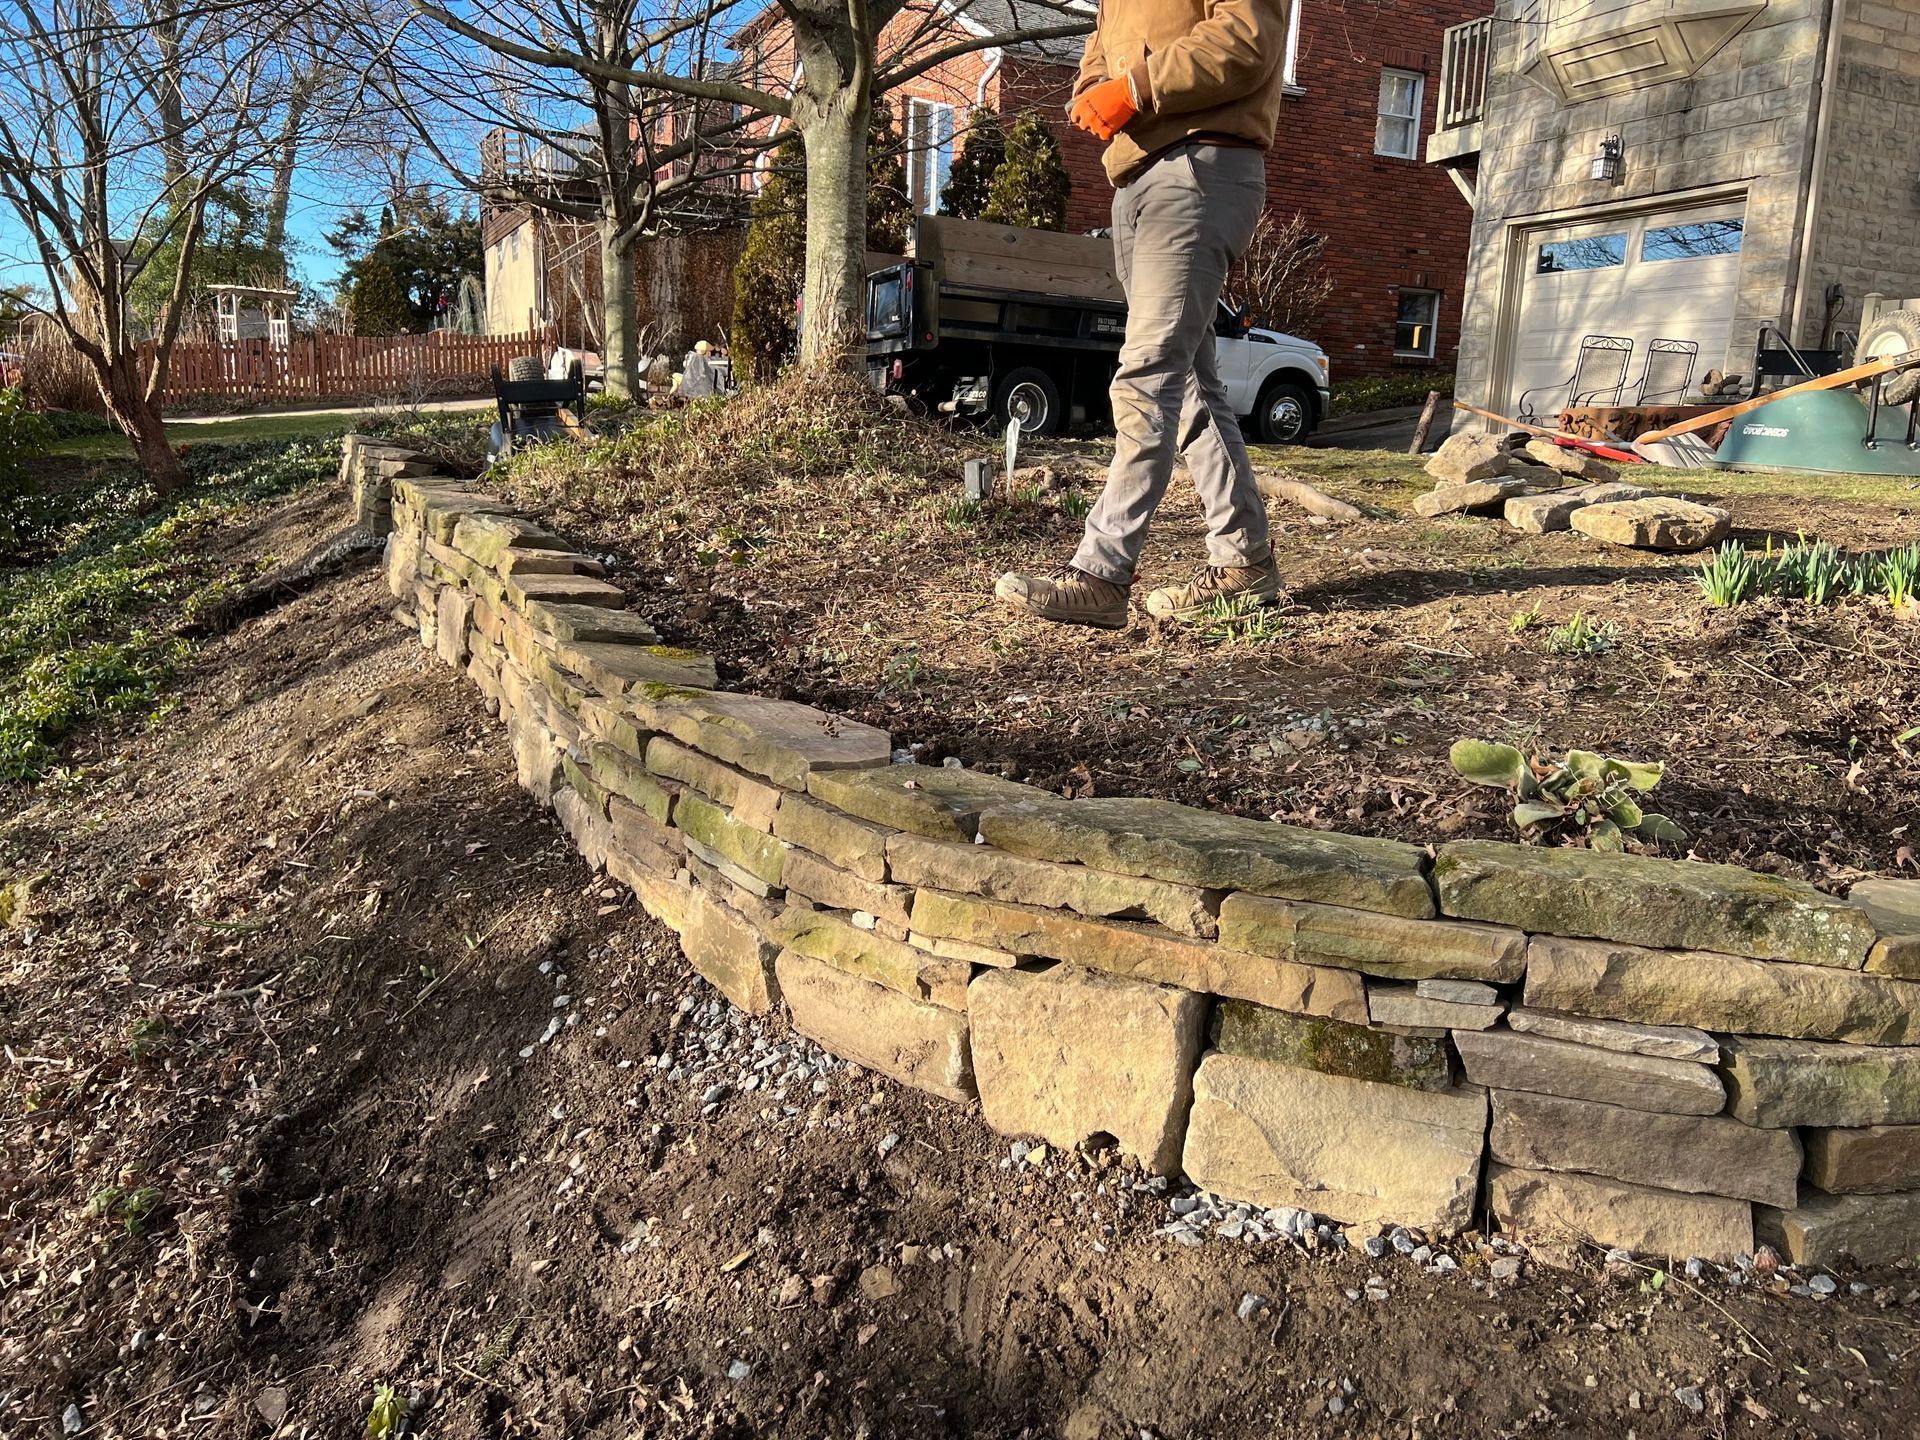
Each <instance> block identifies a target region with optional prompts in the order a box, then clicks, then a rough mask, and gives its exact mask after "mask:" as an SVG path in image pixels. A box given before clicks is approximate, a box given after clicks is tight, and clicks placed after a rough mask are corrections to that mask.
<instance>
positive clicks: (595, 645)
mask: <svg viewBox="0 0 1920 1440" xmlns="http://www.w3.org/2000/svg"><path fill="white" fill-rule="evenodd" d="M553 646H554V653H555V654H556V655H557V656H558V657H559V659H560V663H561V664H563V665H565V666H567V667H568V668H569V669H571V670H574V671H576V672H577V673H579V674H580V675H582V676H584V677H585V678H586V679H587V680H588V681H590V682H591V683H592V684H593V685H594V687H595V688H596V689H598V690H599V691H600V693H601V694H603V695H607V696H611V697H613V698H615V699H618V698H619V697H621V696H623V695H625V694H626V693H627V692H628V691H629V690H631V689H633V688H634V687H635V686H636V685H664V686H670V687H676V688H678V689H680V690H683V691H686V692H688V693H694V692H697V691H700V690H711V689H712V688H713V687H714V686H715V685H717V684H719V683H720V677H719V672H718V671H717V670H716V669H715V668H714V664H713V657H712V656H710V655H701V654H699V653H698V652H696V651H691V650H675V649H672V648H671V647H669V646H664V645H621V644H616V643H614V642H612V641H606V640H585V641H573V640H557V641H554V642H553Z"/></svg>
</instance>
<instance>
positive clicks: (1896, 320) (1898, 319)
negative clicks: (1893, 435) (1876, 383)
mask: <svg viewBox="0 0 1920 1440" xmlns="http://www.w3.org/2000/svg"><path fill="white" fill-rule="evenodd" d="M1909 350H1920V310H1889V311H1888V312H1887V313H1886V314H1884V315H1882V316H1881V317H1880V318H1879V319H1878V320H1876V321H1874V322H1873V324H1871V325H1869V326H1868V327H1867V332H1866V334H1864V335H1862V336H1861V337H1860V348H1859V349H1858V350H1857V351H1856V352H1855V353H1854V363H1855V364H1860V365H1864V364H1865V363H1866V362H1867V361H1869V360H1886V359H1890V358H1891V357H1893V356H1895V355H1904V354H1906V352H1907V351H1909ZM1872 388H1873V382H1872V381H1871V380H1869V381H1867V382H1866V384H1865V385H1863V386H1861V389H1863V390H1871V389H1872ZM1917 395H1920V367H1916V368H1914V369H1912V370H1901V371H1898V372H1896V373H1895V374H1892V375H1888V376H1886V377H1884V378H1883V379H1882V380H1881V383H1880V398H1881V399H1882V400H1884V401H1885V402H1886V403H1887V404H1889V405H1904V404H1906V403H1907V402H1908V401H1909V400H1911V399H1913V398H1914V397H1915V396H1917Z"/></svg>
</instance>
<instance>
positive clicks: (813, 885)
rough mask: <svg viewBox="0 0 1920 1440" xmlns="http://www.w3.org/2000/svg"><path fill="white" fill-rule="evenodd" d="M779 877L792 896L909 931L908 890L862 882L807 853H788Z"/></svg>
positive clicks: (850, 873) (847, 871) (901, 887)
mask: <svg viewBox="0 0 1920 1440" xmlns="http://www.w3.org/2000/svg"><path fill="white" fill-rule="evenodd" d="M780 873H781V879H782V882H783V883H784V884H785V885H786V888H787V891H788V893H789V894H793V895H799V896H802V897H804V898H805V899H808V900H811V901H813V902H814V903H815V904H817V905H824V906H826V907H827V908H829V909H831V910H864V911H865V912H866V913H867V914H869V915H872V916H873V917H874V918H876V919H879V920H885V921H886V922H887V923H888V924H890V925H895V926H897V927H899V928H900V929H901V930H903V931H904V930H905V929H906V928H907V925H908V923H909V917H910V915H911V913H912V909H913V890H912V889H911V888H910V887H909V886H906V885H887V884H879V883H875V882H874V881H872V880H863V879H861V878H860V877H859V876H858V875H855V874H854V873H853V872H852V871H851V870H842V869H841V868H840V867H839V866H838V865H834V864H830V863H829V862H827V861H825V860H822V859H821V858H820V857H819V856H817V855H815V854H813V853H812V852H811V851H807V850H789V851H787V857H786V862H785V863H784V864H783V865H782V866H781V871H780ZM809 953H811V952H809Z"/></svg>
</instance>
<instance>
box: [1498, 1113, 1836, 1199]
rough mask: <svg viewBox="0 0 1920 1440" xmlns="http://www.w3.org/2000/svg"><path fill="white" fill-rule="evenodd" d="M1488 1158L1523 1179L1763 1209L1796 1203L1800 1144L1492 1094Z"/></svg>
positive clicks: (1694, 1121) (1732, 1129) (1681, 1120)
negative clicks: (1609, 1181)
mask: <svg viewBox="0 0 1920 1440" xmlns="http://www.w3.org/2000/svg"><path fill="white" fill-rule="evenodd" d="M1487 1143H1488V1148H1489V1150H1490V1151H1491V1153H1492V1155H1493V1158H1494V1159H1496V1160H1500V1161H1504V1162H1505V1163H1506V1164H1508V1165H1517V1166H1520V1167H1522V1168H1524V1169H1531V1170H1578V1171H1582V1172H1584V1173H1586V1174H1590V1175H1605V1176H1609V1177H1611V1178H1613V1179H1615V1180H1626V1181H1629V1182H1631V1183H1633V1184H1636V1185H1655V1186H1658V1187H1660V1188H1661V1189H1663V1190H1684V1191H1685V1192H1687V1193H1688V1194H1690V1195H1725V1196H1727V1197H1729V1198H1730V1199H1734V1200H1760V1201H1764V1202H1765V1203H1767V1204H1769V1205H1788V1206H1791V1205H1792V1204H1793V1203H1794V1200H1795V1197H1796V1196H1798V1194H1799V1193H1800V1142H1799V1141H1798V1140H1796V1139H1794V1136H1793V1132H1792V1131H1791V1130H1756V1129H1753V1128H1752V1127H1751V1126H1748V1125H1742V1124H1741V1123H1740V1122H1739V1121H1738V1120H1735V1119H1734V1118H1732V1117H1731V1116H1729V1115H1650V1114H1648V1113H1647V1112H1646V1111H1644V1110H1627V1109H1623V1108H1622V1107H1620V1106H1618V1105H1602V1104H1597V1103H1595V1102H1594V1101H1591V1100H1570V1099H1567V1098H1566V1097H1565V1096H1560V1095H1535V1094H1529V1093H1527V1092H1526V1091H1523V1090H1496V1091H1494V1092H1493V1129H1492V1131H1491V1132H1490V1133H1489V1138H1488V1142H1487Z"/></svg>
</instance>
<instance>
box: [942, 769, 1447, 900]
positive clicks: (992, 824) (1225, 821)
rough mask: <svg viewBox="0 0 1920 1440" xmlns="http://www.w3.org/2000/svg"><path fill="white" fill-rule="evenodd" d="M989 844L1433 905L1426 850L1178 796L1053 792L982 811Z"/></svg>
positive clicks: (1213, 882)
mask: <svg viewBox="0 0 1920 1440" xmlns="http://www.w3.org/2000/svg"><path fill="white" fill-rule="evenodd" d="M980 833H981V835H982V836H984V837H985V838H986V840H987V842H988V843H989V844H991V845H997V846H999V847H1000V848H1001V849H1002V850H1006V851H1009V852H1011V853H1012V854H1015V855H1024V856H1027V857H1028V858H1029V859H1033V860H1063V861H1079V862H1081V863H1083V864H1086V865H1090V866H1092V867H1093V868H1094V869H1096V870H1112V871H1115V872H1116V873H1118V874H1121V875H1146V876H1149V877H1151V878H1153V879H1155V880H1168V881H1171V882H1173V883H1174V884H1176V885H1193V886H1197V887H1199V888H1200V889H1203V890H1246V891H1250V892H1252V893H1253V894H1256V895H1278V896H1283V897H1285V898H1287V899H1293V900H1318V901H1322V902H1324V903H1326V904H1330V905H1345V906H1351V907H1353V908H1355V909H1359V910H1374V911H1379V912H1381V913H1383V914H1388V915H1402V916H1407V917H1410V918H1412V919H1416V920H1418V919H1426V918H1427V917H1429V916H1431V915H1432V914H1433V913H1434V907H1433V894H1432V892H1431V891H1430V890H1428V888H1427V880H1426V855H1425V852H1423V851H1422V850H1421V849H1420V848H1419V847H1417V846H1414V845H1404V844H1401V843H1400V842H1399V841H1397V840H1378V839H1374V838H1372V837H1371V836H1363V835H1341V834H1337V833H1335V832H1333V831H1326V830H1302V829H1299V828H1298V827H1296V826H1292V825H1280V824H1277V823H1275V822H1273V821H1271V820H1242V819H1239V818H1237V817H1235V816H1231V815H1216V814H1214V813H1213V812H1212V811H1209V810H1195V809H1193V808H1192V807H1190V806H1186V805H1176V804H1174V803H1173V802H1172V801H1171V800H1126V799H1113V800H1055V801H1051V802H1047V803H1038V804H1036V803H1026V804H1019V805H996V806H993V807H991V808H989V809H988V810H986V811H985V812H984V813H982V815H981V816H980Z"/></svg>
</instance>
